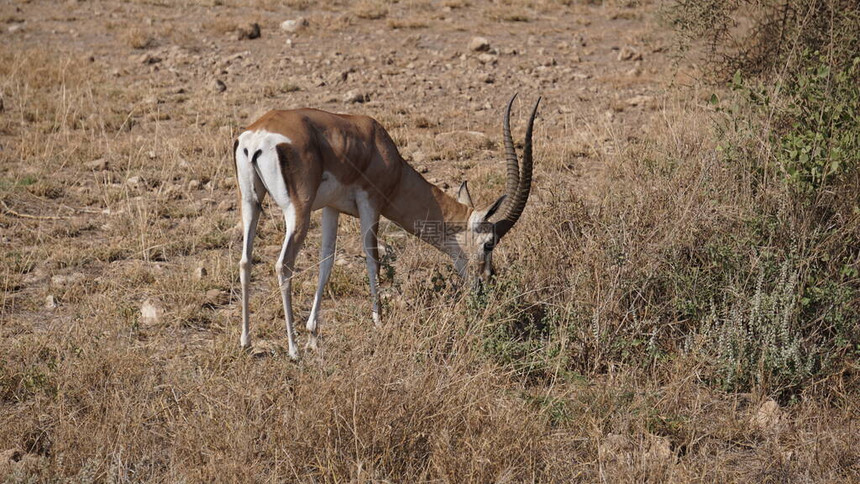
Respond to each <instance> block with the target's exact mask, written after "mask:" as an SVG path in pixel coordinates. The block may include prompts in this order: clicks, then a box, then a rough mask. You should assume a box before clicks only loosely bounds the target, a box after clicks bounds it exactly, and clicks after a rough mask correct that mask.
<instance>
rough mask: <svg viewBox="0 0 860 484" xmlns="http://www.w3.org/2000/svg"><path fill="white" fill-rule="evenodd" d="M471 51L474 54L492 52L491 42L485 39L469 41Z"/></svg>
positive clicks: (474, 38) (478, 38)
mask: <svg viewBox="0 0 860 484" xmlns="http://www.w3.org/2000/svg"><path fill="white" fill-rule="evenodd" d="M469 50H471V51H472V52H487V51H489V50H490V41H489V40H487V39H486V38H485V37H472V40H470V41H469Z"/></svg>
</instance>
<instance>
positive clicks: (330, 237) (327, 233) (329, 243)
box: [307, 207, 340, 349]
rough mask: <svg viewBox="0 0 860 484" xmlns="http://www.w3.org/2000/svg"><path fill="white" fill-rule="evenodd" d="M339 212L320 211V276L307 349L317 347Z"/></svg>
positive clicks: (312, 310) (308, 326) (310, 317)
mask: <svg viewBox="0 0 860 484" xmlns="http://www.w3.org/2000/svg"><path fill="white" fill-rule="evenodd" d="M339 216H340V212H338V211H337V210H335V209H333V208H331V207H325V208H323V210H322V223H321V225H322V245H321V246H320V275H319V281H318V283H317V292H316V294H315V295H314V305H313V307H312V308H311V315H310V316H309V317H308V323H307V329H308V331H309V332H310V333H311V334H310V337H309V338H308V344H307V347H308V348H314V349H315V348H316V347H317V318H318V317H319V310H320V303H321V300H322V296H323V291H324V290H325V286H326V284H328V279H329V276H331V269H332V266H333V265H334V252H335V248H336V247H337V220H338V217H339Z"/></svg>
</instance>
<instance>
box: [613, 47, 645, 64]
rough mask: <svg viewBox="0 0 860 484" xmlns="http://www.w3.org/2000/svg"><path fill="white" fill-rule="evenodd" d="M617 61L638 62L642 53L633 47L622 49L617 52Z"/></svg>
mask: <svg viewBox="0 0 860 484" xmlns="http://www.w3.org/2000/svg"><path fill="white" fill-rule="evenodd" d="M618 60H620V61H639V60H642V53H641V52H639V51H638V50H636V49H634V48H633V47H627V46H625V47H622V48H621V50H619V51H618Z"/></svg>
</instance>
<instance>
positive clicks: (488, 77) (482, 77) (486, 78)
mask: <svg viewBox="0 0 860 484" xmlns="http://www.w3.org/2000/svg"><path fill="white" fill-rule="evenodd" d="M478 80H479V81H481V82H483V83H484V84H492V83H494V82H496V76H494V75H493V74H492V73H491V72H485V73H482V74H478Z"/></svg>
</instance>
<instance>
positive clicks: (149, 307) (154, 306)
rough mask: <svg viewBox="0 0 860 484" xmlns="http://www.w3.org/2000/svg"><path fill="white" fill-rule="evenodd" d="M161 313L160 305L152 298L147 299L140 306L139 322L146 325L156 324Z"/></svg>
mask: <svg viewBox="0 0 860 484" xmlns="http://www.w3.org/2000/svg"><path fill="white" fill-rule="evenodd" d="M162 314H163V311H162V309H161V307H160V306H159V305H158V303H157V302H156V301H153V300H152V299H147V300H146V301H144V302H143V304H141V306H140V322H141V323H143V324H145V325H147V326H151V325H153V324H158V322H159V321H160V320H161V315H162Z"/></svg>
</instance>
